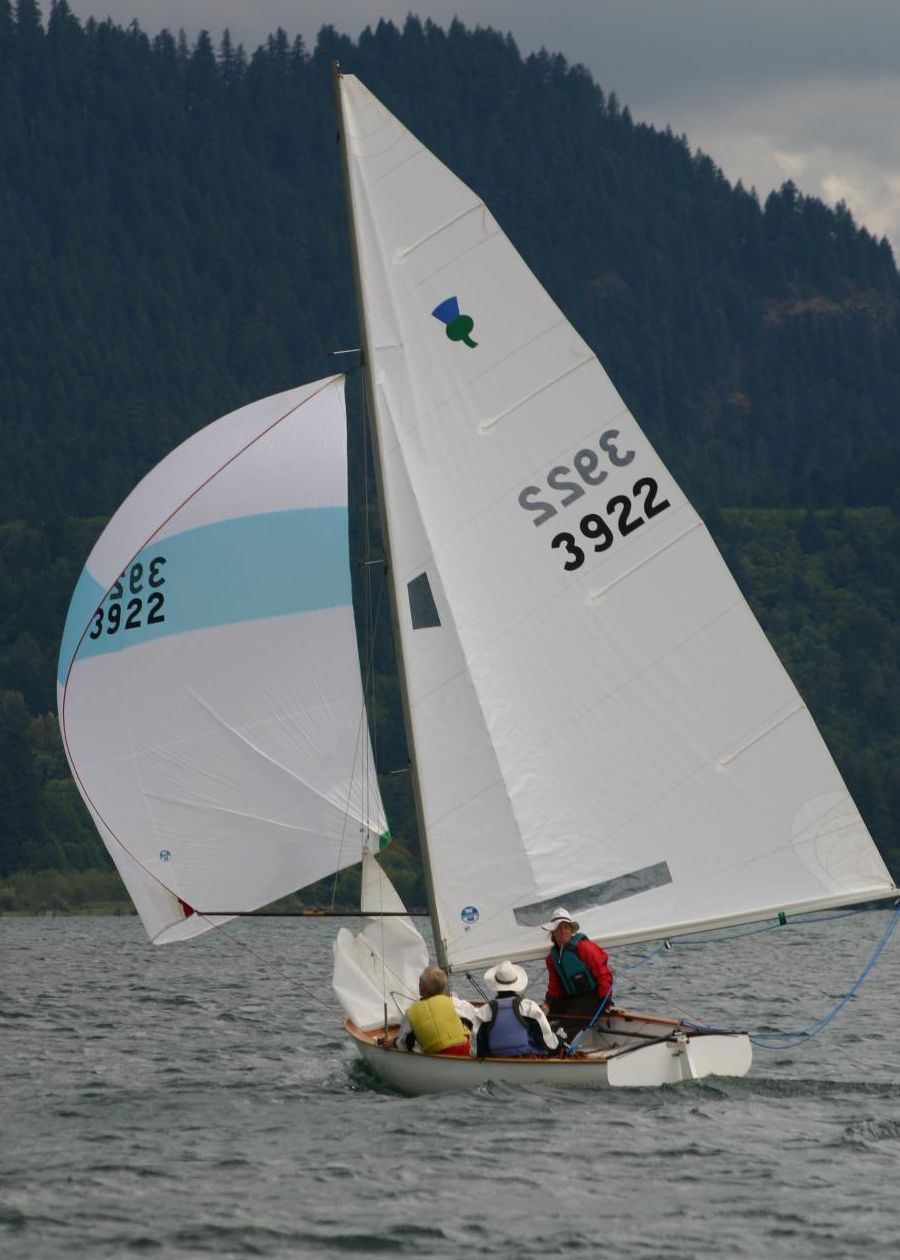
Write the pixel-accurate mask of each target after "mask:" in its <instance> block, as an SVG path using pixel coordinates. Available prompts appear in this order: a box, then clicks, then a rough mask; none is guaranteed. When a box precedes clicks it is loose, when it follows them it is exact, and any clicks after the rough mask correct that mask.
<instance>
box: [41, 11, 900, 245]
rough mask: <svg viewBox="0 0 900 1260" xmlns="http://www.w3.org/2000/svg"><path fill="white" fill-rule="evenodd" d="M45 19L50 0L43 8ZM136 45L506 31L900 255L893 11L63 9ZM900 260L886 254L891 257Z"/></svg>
mask: <svg viewBox="0 0 900 1260" xmlns="http://www.w3.org/2000/svg"><path fill="white" fill-rule="evenodd" d="M42 2H43V7H44V8H45V10H48V9H49V0H42ZM68 2H69V6H70V8H71V9H72V10H73V12H75V13H76V14H78V16H79V17H82V18H84V17H87V16H89V15H93V16H94V17H97V18H104V17H112V18H113V19H114V20H115V21H116V22H120V23H123V24H125V23H128V22H130V21H131V20H132V19H133V18H136V19H137V20H138V22H139V23H140V25H141V27H142V28H143V29H144V30H145V31H147V33H148V34H151V35H154V34H156V33H157V32H158V31H160V30H161V29H162V28H163V27H168V28H169V29H170V30H173V31H177V30H179V29H181V28H183V29H184V30H185V31H186V32H187V34H188V35H189V36H195V35H196V34H197V32H198V31H200V30H201V29H204V28H205V29H207V30H209V32H210V34H211V35H212V36H213V39H214V42H218V39H219V37H220V35H221V32H222V31H223V30H224V28H225V27H228V28H229V29H230V31H231V34H232V37H233V38H234V39H235V40H236V41H238V42H241V43H243V44H244V46H245V47H246V48H247V49H248V51H252V49H253V48H255V47H256V46H257V44H259V43H262V42H263V41H264V39H265V37H266V36H267V35H268V34H269V33H270V32H271V31H273V30H275V29H276V27H278V26H282V27H283V28H284V29H285V30H286V31H287V33H288V34H289V35H290V36H294V35H296V34H301V35H303V37H304V38H305V39H306V41H307V43H308V44H309V45H310V46H312V45H313V44H314V42H315V36H316V32H317V31H318V30H319V28H320V27H321V26H322V25H323V24H325V23H326V22H330V23H331V24H332V25H333V26H335V27H336V28H337V29H338V30H339V31H341V32H343V33H344V34H347V35H350V36H352V37H353V38H356V36H358V34H359V33H360V31H361V30H363V29H364V28H365V27H366V26H367V25H370V24H371V25H374V24H375V23H376V22H377V21H378V19H379V17H385V18H390V19H392V20H393V21H394V22H396V23H397V24H398V25H400V24H402V23H403V21H404V19H405V17H406V15H407V13H408V12H410V11H413V12H415V13H417V14H418V15H419V16H420V17H421V18H423V19H424V18H426V17H431V18H432V19H433V20H434V21H436V22H438V23H439V24H441V25H443V26H446V25H447V24H448V23H449V22H450V21H451V20H452V18H453V17H454V15H456V16H458V17H459V18H460V20H461V21H463V22H464V23H465V24H466V25H467V26H475V25H482V26H488V25H489V26H493V27H495V28H497V29H499V30H502V31H511V32H512V34H513V37H514V38H515V40H516V43H517V44H518V46H519V49H520V51H521V52H522V53H523V54H524V53H528V52H531V51H533V50H535V49H538V48H540V47H542V46H544V47H546V48H548V49H549V50H550V51H551V52H561V53H563V55H564V56H565V57H566V58H567V59H568V60H569V61H570V62H575V61H580V62H582V63H583V64H585V65H586V66H587V67H588V68H589V69H590V71H591V72H592V74H593V76H594V78H595V80H596V81H597V82H598V83H599V84H600V85H601V87H602V88H603V89H604V90H605V91H607V92H609V91H615V92H616V94H617V95H618V97H619V100H620V102H621V103H622V104H623V105H628V107H629V108H630V110H631V112H632V115H633V116H634V117H635V118H636V119H639V120H643V121H646V122H650V123H653V124H654V125H655V126H658V127H665V126H666V125H670V126H671V127H672V129H673V130H674V131H675V132H676V133H679V134H680V133H682V132H684V133H685V134H686V135H687V137H688V140H689V141H690V143H691V145H692V147H695V148H701V149H703V150H704V151H705V152H707V153H709V154H710V155H711V156H712V157H713V158H714V160H715V161H716V162H717V163H718V165H719V166H720V167H721V168H722V169H723V171H724V172H725V174H726V175H727V176H728V177H729V179H731V180H732V181H736V180H737V179H739V178H740V179H742V180H743V181H744V184H745V185H747V186H748V187H749V186H751V185H753V186H755V187H756V189H757V191H758V192H759V194H760V196H761V197H762V198H765V195H766V194H767V193H768V192H769V191H770V189H772V188H774V187H778V186H779V185H780V184H782V183H783V182H784V181H785V180H786V179H793V180H794V182H795V183H796V184H797V185H798V187H800V188H801V189H802V191H803V192H806V193H811V194H813V195H815V196H818V197H822V198H823V199H824V200H825V201H827V202H829V203H830V204H834V203H835V202H836V201H839V200H842V199H843V200H844V201H846V202H847V204H848V205H849V206H850V209H851V210H852V211H853V214H854V217H855V218H856V219H857V221H858V222H859V223H862V224H864V225H865V226H866V227H867V228H868V229H869V230H870V231H871V232H873V233H875V234H876V235H877V236H881V235H887V236H888V237H889V238H890V239H891V242H892V244H893V246H894V250H895V253H898V251H900V125H898V118H900V0H418V3H417V2H416V0H374V2H373V0H369V2H368V3H365V2H364V0H68ZM898 256H900V254H898Z"/></svg>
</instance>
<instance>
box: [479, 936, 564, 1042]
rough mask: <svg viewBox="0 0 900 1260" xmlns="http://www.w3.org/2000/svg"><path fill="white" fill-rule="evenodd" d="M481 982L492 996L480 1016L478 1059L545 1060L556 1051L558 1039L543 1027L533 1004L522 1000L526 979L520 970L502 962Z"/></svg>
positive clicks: (542, 1018) (542, 1016) (543, 1020)
mask: <svg viewBox="0 0 900 1260" xmlns="http://www.w3.org/2000/svg"><path fill="white" fill-rule="evenodd" d="M484 982H485V984H486V985H487V987H488V988H489V989H491V990H492V991H493V992H494V993H496V995H497V996H496V997H495V998H493V999H492V1000H491V1003H490V1005H489V1007H488V1009H487V1010H482V1012H481V1023H480V1025H479V1028H478V1036H477V1050H476V1053H477V1054H478V1057H479V1058H484V1057H485V1055H490V1056H491V1057H492V1058H506V1059H518V1058H522V1057H523V1056H525V1055H540V1056H542V1057H545V1056H546V1055H547V1054H548V1053H549V1052H550V1051H551V1050H556V1049H558V1047H559V1045H560V1041H559V1038H558V1037H557V1036H556V1034H555V1033H554V1032H553V1030H552V1029H551V1027H550V1025H549V1024H548V1023H547V1017H546V1015H545V1014H544V1012H543V1011H542V1010H541V1008H540V1007H539V1006H538V1004H537V1002H532V1000H531V998H523V997H522V996H521V995H522V991H523V990H524V989H526V988H527V987H528V976H527V974H526V972H525V969H524V968H523V967H517V966H516V965H515V963H511V962H509V961H508V960H507V959H504V961H503V962H501V963H498V964H497V966H496V967H491V968H490V970H489V971H486V972H485V973H484Z"/></svg>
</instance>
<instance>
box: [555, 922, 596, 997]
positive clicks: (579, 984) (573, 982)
mask: <svg viewBox="0 0 900 1260" xmlns="http://www.w3.org/2000/svg"><path fill="white" fill-rule="evenodd" d="M584 939H585V935H584V933H583V932H576V934H575V935H574V936H573V937H571V938H570V939H569V940H568V941H567V942H566V944H565V945H564V946H563V949H562V951H560V949H559V947H558V946H556V945H554V946H553V948H552V949H551V950H550V958H551V959H552V961H553V968H554V970H555V972H556V974H557V975H558V976H559V979H560V982H561V983H562V987H563V988H564V989H565V991H566V993H567V994H568V995H569V997H581V996H582V994H585V993H596V992H597V981H596V979H595V977H594V975H593V973H592V972H591V969H590V967H588V965H587V963H584V962H582V961H581V959H580V958H579V957H578V954H577V953H576V952H575V946H576V945H577V944H578V942H579V941H583V940H584Z"/></svg>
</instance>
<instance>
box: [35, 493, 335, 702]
mask: <svg viewBox="0 0 900 1260" xmlns="http://www.w3.org/2000/svg"><path fill="white" fill-rule="evenodd" d="M103 594H104V590H103V588H101V587H100V585H99V583H98V582H97V581H96V580H95V579H94V578H93V577H91V575H90V574H89V573H88V572H87V570H85V571H84V572H83V573H82V575H81V578H80V579H79V582H78V586H77V587H76V589H75V594H74V596H73V597H72V606H71V608H70V610H69V616H68V618H67V620H66V629H65V634H64V636H63V648H62V651H61V653H60V660H59V678H60V682H64V681H65V677H66V673H67V672H68V669H69V663H70V661H71V659H72V654H73V652H76V651H77V653H78V658H79V659H83V658H84V657H88V656H100V655H103V654H105V653H107V652H118V651H122V650H123V649H125V648H129V647H135V646H137V645H138V644H142V643H147V642H149V641H150V640H152V639H159V638H162V637H164V636H167V635H173V634H184V633H186V632H188V631H195V630H207V629H210V628H211V627H213V626H226V625H234V624H235V623H237V622H243V621H258V620H261V619H263V618H266V617H283V616H287V615H290V614H292V613H299V612H315V611H317V610H319V609H323V608H338V607H342V606H344V605H348V604H349V603H350V600H351V595H350V567H349V560H348V542H347V509H346V507H329V508H298V509H294V510H291V511H285V512H269V513H265V514H263V515H257V516H241V517H237V518H235V519H233V520H227V521H219V522H217V523H216V524H213V525H203V526H201V527H200V528H198V529H192V530H187V531H185V533H183V534H175V535H172V536H171V537H169V538H166V539H165V540H163V541H161V542H158V543H152V544H151V545H150V546H149V547H145V548H144V550H143V551H142V552H141V553H140V554H139V555H138V556H137V557H136V558H135V560H134V561H132V563H131V564H130V565H129V566H128V568H127V569H126V571H125V573H124V575H123V578H122V595H121V598H119V599H113V597H112V593H111V594H110V595H108V596H107V597H106V599H105V600H104V601H103V605H102V609H101V610H100V612H101V614H102V615H101V616H99V617H98V616H97V615H96V613H97V610H98V604H99V601H100V598H101V596H102V595H103ZM114 606H117V611H116V610H115V609H114ZM87 625H90V629H89V630H88V632H87V633H85V634H84V637H83V638H82V637H81V636H82V633H83V632H84V629H85V626H87ZM92 634H93V635H94V636H95V637H93V638H92V637H91V635H92ZM79 639H81V644H80V646H79V642H78V641H79Z"/></svg>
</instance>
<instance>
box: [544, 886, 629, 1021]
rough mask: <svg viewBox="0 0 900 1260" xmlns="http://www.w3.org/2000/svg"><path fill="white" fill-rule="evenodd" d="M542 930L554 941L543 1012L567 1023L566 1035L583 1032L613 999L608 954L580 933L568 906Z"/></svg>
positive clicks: (563, 907) (554, 916) (557, 913)
mask: <svg viewBox="0 0 900 1260" xmlns="http://www.w3.org/2000/svg"><path fill="white" fill-rule="evenodd" d="M541 927H542V928H543V929H544V931H545V932H549V933H550V938H551V949H550V953H549V954H548V955H547V994H546V997H545V998H544V1002H543V1004H542V1005H543V1008H544V1010H545V1011H547V1013H548V1014H549V1015H550V1018H551V1019H552V1020H554V1021H555V1020H557V1019H558V1020H564V1021H565V1025H566V1030H567V1032H568V1031H570V1030H571V1029H576V1030H577V1029H580V1028H584V1027H586V1026H587V1025H588V1024H589V1023H590V1021H591V1020H592V1019H593V1017H594V1016H595V1015H596V1014H597V1012H598V1011H599V1010H600V1007H601V1004H602V1003H604V1002H606V1004H607V1006H608V1005H609V1000H610V998H611V996H612V986H613V976H612V972H611V971H610V969H609V959H608V956H607V953H606V950H604V949H601V948H600V946H599V945H597V944H595V943H594V941H591V940H589V939H588V938H587V937H586V936H585V935H584V933H582V932H579V931H578V924H577V923H576V921H575V920H574V919H573V918H572V916H571V915H570V914H569V912H568V910H567V909H566V908H565V906H557V907H556V909H555V910H554V911H553V914H552V916H551V918H550V922H549V923H542V924H541Z"/></svg>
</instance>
